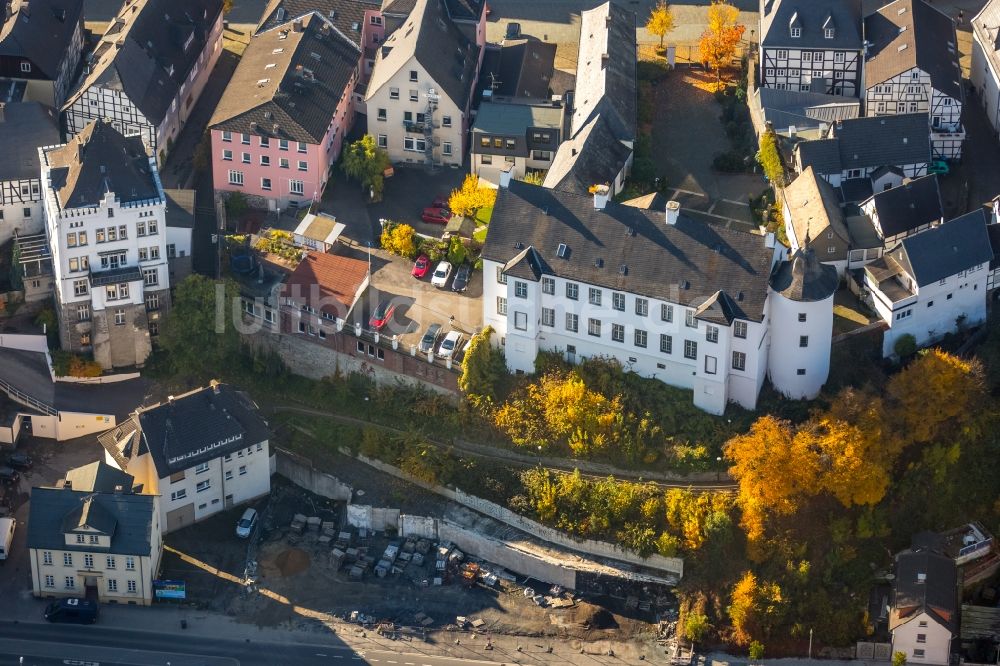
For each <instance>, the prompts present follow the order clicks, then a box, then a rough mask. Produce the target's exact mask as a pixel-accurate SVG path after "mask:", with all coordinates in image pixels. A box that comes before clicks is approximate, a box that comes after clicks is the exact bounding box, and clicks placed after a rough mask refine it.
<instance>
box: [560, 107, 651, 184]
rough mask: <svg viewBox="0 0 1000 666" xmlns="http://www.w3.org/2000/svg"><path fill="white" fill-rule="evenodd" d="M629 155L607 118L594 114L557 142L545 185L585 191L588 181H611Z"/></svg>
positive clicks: (590, 182)
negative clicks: (580, 126) (579, 128)
mask: <svg viewBox="0 0 1000 666" xmlns="http://www.w3.org/2000/svg"><path fill="white" fill-rule="evenodd" d="M631 155H632V149H631V148H629V147H628V146H627V145H625V144H624V143H622V142H621V140H620V139H619V138H618V137H617V136H616V135H615V132H614V130H613V129H612V128H611V123H610V122H609V121H608V120H607V118H606V117H605V116H604V115H598V116H595V117H593V118H591V120H590V122H588V123H587V124H586V125H584V127H583V129H581V130H580V131H579V132H577V134H576V135H575V136H573V138H571V139H568V140H566V141H563V142H562V143H561V144H559V149H558V150H557V151H556V154H555V157H553V158H552V165H551V166H550V167H549V170H548V172H546V174H545V181H544V184H545V187H552V188H555V189H559V190H565V191H567V192H575V193H577V194H587V193H588V190H589V189H590V186H591V185H597V184H601V183H608V184H610V183H611V181H613V180H614V179H615V178H616V177H617V176H618V174H619V173H621V170H622V169H624V168H625V163H626V162H628V158H629V156H631Z"/></svg>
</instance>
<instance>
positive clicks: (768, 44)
mask: <svg viewBox="0 0 1000 666" xmlns="http://www.w3.org/2000/svg"><path fill="white" fill-rule="evenodd" d="M830 23H832V24H833V26H834V33H833V38H832V39H827V38H826V37H825V36H824V33H823V28H824V26H825V25H829V24H830ZM792 27H797V28H799V29H800V30H801V31H802V32H801V36H800V37H794V38H793V37H792V36H791V31H790V28H792ZM760 30H761V41H760V43H761V46H762V47H764V48H774V47H778V46H781V47H788V48H797V49H841V50H844V49H848V50H852V51H860V50H861V43H862V39H861V0H826V1H824V2H819V1H818V0H760Z"/></svg>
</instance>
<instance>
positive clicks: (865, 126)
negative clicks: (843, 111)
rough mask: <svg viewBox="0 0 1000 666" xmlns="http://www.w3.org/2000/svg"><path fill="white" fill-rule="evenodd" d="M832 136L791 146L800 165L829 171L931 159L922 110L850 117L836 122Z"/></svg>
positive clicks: (830, 172)
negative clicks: (796, 154) (920, 111)
mask: <svg viewBox="0 0 1000 666" xmlns="http://www.w3.org/2000/svg"><path fill="white" fill-rule="evenodd" d="M831 131H832V133H833V137H832V138H827V139H817V140H815V141H801V142H799V143H797V144H796V145H795V149H796V150H797V151H798V154H799V161H800V162H801V163H802V168H803V169H804V168H805V167H807V166H812V167H813V169H815V170H816V172H817V173H821V174H833V173H840V172H842V171H846V170H848V169H862V168H869V167H880V166H899V165H904V164H926V163H928V162H930V159H931V146H930V125H929V121H928V119H927V114H926V113H905V114H900V115H896V116H872V117H867V118H851V119H848V120H843V121H840V122H838V123H837V124H836V125H835V126H834V127H833V128H832V129H831Z"/></svg>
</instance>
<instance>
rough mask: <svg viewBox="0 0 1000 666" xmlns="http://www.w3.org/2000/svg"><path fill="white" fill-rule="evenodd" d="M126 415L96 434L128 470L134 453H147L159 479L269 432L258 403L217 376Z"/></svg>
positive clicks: (261, 439) (255, 441)
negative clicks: (126, 417) (198, 387)
mask: <svg viewBox="0 0 1000 666" xmlns="http://www.w3.org/2000/svg"><path fill="white" fill-rule="evenodd" d="M127 421H128V422H126V423H122V424H121V425H119V426H116V427H115V428H112V429H111V430H108V431H106V432H105V433H103V434H102V435H101V436H100V437H98V440H99V441H100V442H101V445H102V446H104V448H105V449H106V450H107V451H108V452H109V453H111V455H112V456H113V457H114V458H115V460H116V461H117V462H119V464H121V463H122V462H124V463H125V465H126V471H127V469H128V463H129V462H130V460H131V459H132V458H133V457H135V456H136V455H141V454H143V453H149V454H150V456H151V457H152V459H153V465H154V467H155V468H156V473H157V474H158V475H159V478H161V479H163V478H166V477H168V476H170V475H171V474H172V473H174V472H179V471H181V470H185V469H188V468H191V467H194V466H196V465H197V464H198V463H202V462H206V461H209V460H214V459H215V458H219V457H221V456H223V455H225V454H227V453H232V452H233V451H236V450H239V449H245V448H248V447H251V446H254V445H256V444H259V443H262V442H264V441H266V440H268V439H270V437H271V432H270V430H269V429H268V426H267V423H265V422H264V420H263V419H262V418H261V417H260V416H259V415H258V414H257V407H256V405H254V404H253V402H251V401H250V399H249V398H247V397H246V396H245V395H244V394H243V393H241V392H239V391H237V390H235V389H233V388H232V387H230V386H229V385H228V384H219V383H217V382H213V384H212V385H211V386H207V387H205V388H201V389H196V390H194V391H190V392H189V393H185V394H184V395H180V396H177V397H174V398H171V399H168V400H167V401H166V402H162V403H160V404H158V405H154V406H152V407H144V408H141V409H139V410H138V411H137V412H135V413H134V414H132V416H131V417H130V418H129V419H128V420H127ZM123 449H127V451H123Z"/></svg>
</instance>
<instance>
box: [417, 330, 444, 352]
mask: <svg viewBox="0 0 1000 666" xmlns="http://www.w3.org/2000/svg"><path fill="white" fill-rule="evenodd" d="M440 337H441V324H431V325H430V326H428V327H427V330H426V331H424V337H422V338H420V351H421V353H423V354H426V353H427V352H432V351H434V347H436V346H437V343H438V338H440Z"/></svg>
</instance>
